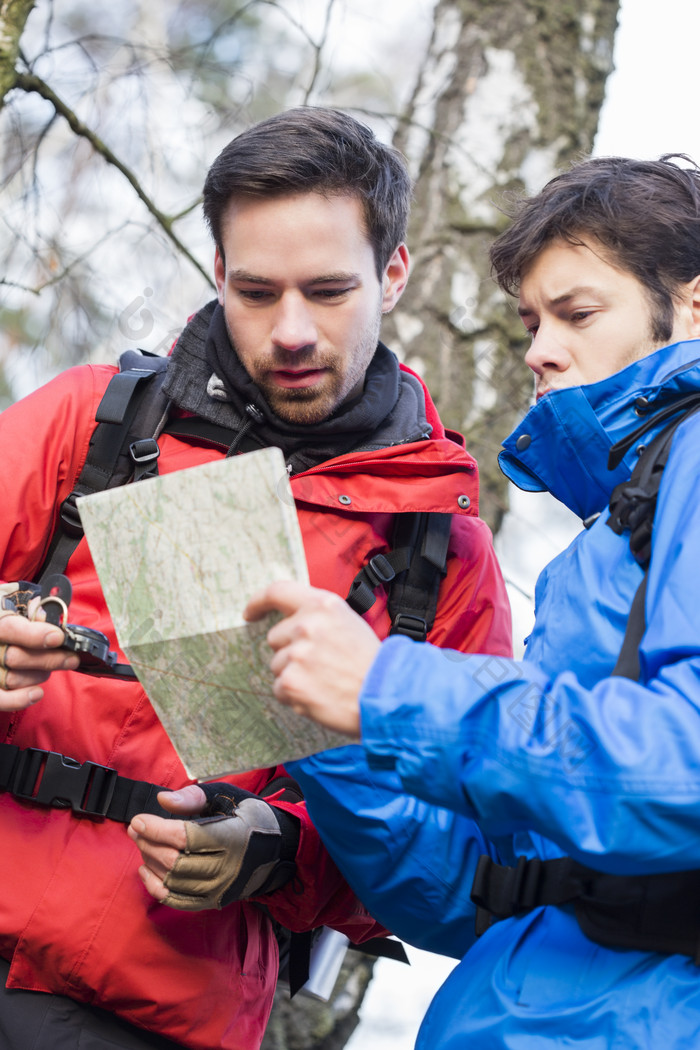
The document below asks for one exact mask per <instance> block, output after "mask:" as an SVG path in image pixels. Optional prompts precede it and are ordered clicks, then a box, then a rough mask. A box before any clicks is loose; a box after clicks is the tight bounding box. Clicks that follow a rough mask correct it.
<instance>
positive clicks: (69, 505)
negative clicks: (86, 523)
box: [59, 490, 83, 536]
mask: <svg viewBox="0 0 700 1050" xmlns="http://www.w3.org/2000/svg"><path fill="white" fill-rule="evenodd" d="M80 495H82V493H80V492H76V491H75V490H73V492H71V493H70V494H69V495H68V496H66V498H65V499H64V501H63V503H62V504H61V510H60V512H59V516H60V519H61V525H62V526H63V531H64V532H65V533H66V534H67V535H68V536H82V535H83V523H82V522H81V520H80V514H79V513H78V508H77V507H76V505H75V501H76V499H77V497H78V496H80Z"/></svg>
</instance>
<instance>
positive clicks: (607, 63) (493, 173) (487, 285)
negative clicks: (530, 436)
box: [386, 0, 619, 529]
mask: <svg viewBox="0 0 700 1050" xmlns="http://www.w3.org/2000/svg"><path fill="white" fill-rule="evenodd" d="M618 7H619V0H518V2H513V0H439V2H438V3H437V6H436V8H435V20H434V27H433V33H432V39H431V40H430V44H429V47H428V53H427V55H426V58H425V62H424V63H423V66H422V68H421V72H420V75H419V77H418V80H417V82H416V86H415V90H414V92H413V95H412V98H411V100H410V104H409V106H408V108H407V111H406V113H405V114H404V115H403V117H402V119H401V121H400V123H399V126H398V129H397V132H396V136H395V144H396V145H397V146H398V147H399V148H400V149H401V150H403V152H404V153H405V154H406V155H407V156H408V157H409V159H410V161H411V164H412V169H413V174H414V178H415V179H416V195H415V205H414V209H413V218H412V224H411V228H410V237H409V245H410V247H411V249H412V256H413V272H412V277H411V280H410V282H409V285H408V289H407V292H406V294H405V295H404V297H403V299H402V301H401V308H400V310H399V311H397V312H396V313H395V314H392V315H390V317H389V318H388V323H387V328H386V332H387V337H388V343H389V345H390V346H392V347H394V348H395V349H397V350H398V351H399V352H400V353H402V355H403V356H404V358H405V360H406V361H407V363H408V364H414V365H416V366H417V367H418V369H419V371H421V372H422V374H423V375H424V376H425V378H426V380H427V383H428V386H429V388H430V390H431V392H432V394H433V397H434V398H435V400H436V401H437V405H438V408H439V410H440V413H441V415H442V418H443V420H444V421H445V422H446V424H447V425H449V426H452V427H454V428H456V429H457V430H461V431H462V432H463V433H465V434H466V437H467V445H468V448H469V449H470V451H471V452H472V453H473V454H474V455H475V456H476V457H477V459H478V461H479V467H480V473H481V493H482V495H481V512H482V515H483V516H484V517H486V518H487V520H488V521H489V523H490V524H491V526H492V527H493V528H494V529H497V528H498V525H499V523H500V520H501V517H502V514H503V513H504V511H505V509H506V497H505V491H506V489H505V483H504V479H503V478H502V477H501V475H500V472H499V470H498V466H497V463H496V454H497V451H498V448H499V446H500V441H501V439H502V438H504V437H505V436H506V435H507V434H508V433H509V432H510V431H511V430H512V428H513V426H514V425H515V423H516V422H517V421H518V420H519V419H520V417H521V416H522V415H523V413H524V411H525V409H526V407H527V404H528V399H529V396H530V394H531V390H532V384H531V382H530V381H529V380H528V378H527V375H526V369H525V368H524V367H523V365H522V355H523V352H524V347H525V345H526V341H525V333H524V331H523V328H522V324H521V323H520V321H519V319H518V318H517V315H516V312H515V310H514V308H513V306H512V305H508V306H504V300H503V297H502V296H501V294H500V293H499V292H498V290H497V289H496V287H495V285H494V284H493V282H492V281H491V279H490V277H489V268H488V247H489V244H490V242H491V241H492V240H493V238H494V237H495V236H496V235H497V234H498V233H499V232H500V231H501V230H502V229H503V228H504V226H505V225H506V224H507V218H506V216H505V215H504V214H503V212H502V211H501V210H499V206H500V205H502V204H503V200H504V196H505V195H507V194H508V193H511V192H513V191H525V192H528V193H529V192H536V191H537V190H539V189H540V188H541V187H542V186H543V185H544V183H545V182H547V181H548V180H549V179H550V178H551V177H552V176H554V175H555V174H556V173H557V171H559V170H561V169H562V168H565V167H567V166H568V165H569V163H570V162H571V161H573V160H575V159H577V158H579V157H581V156H583V155H585V154H588V153H590V151H591V148H592V145H593V139H594V135H595V132H596V128H597V124H598V117H599V113H600V108H601V105H602V102H603V98H604V91H605V81H606V78H607V76H608V74H609V73H610V72H611V70H612V53H613V40H614V35H615V29H616V24H617V13H618ZM392 326H393V330H392Z"/></svg>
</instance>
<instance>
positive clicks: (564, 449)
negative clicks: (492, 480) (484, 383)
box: [498, 339, 700, 520]
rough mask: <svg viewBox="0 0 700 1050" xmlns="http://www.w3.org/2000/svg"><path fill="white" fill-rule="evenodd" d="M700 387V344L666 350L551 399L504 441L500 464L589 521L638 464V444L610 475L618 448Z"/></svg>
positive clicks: (531, 488)
mask: <svg viewBox="0 0 700 1050" xmlns="http://www.w3.org/2000/svg"><path fill="white" fill-rule="evenodd" d="M698 389H700V340H698V339H692V340H686V341H684V342H681V343H675V344H673V345H672V346H666V347H662V348H661V349H660V350H656V351H654V353H653V354H650V355H649V356H648V357H644V358H641V359H640V360H639V361H634V362H632V364H630V365H628V366H627V368H623V369H622V370H621V371H619V372H616V373H615V374H614V375H612V376H609V377H608V378H607V379H602V380H601V381H600V382H599V383H589V384H587V385H585V386H577V387H570V388H567V389H564V390H553V391H551V392H550V393H548V394H546V395H545V396H544V397H543V398H541V400H540V401H538V402H537V404H536V405H533V407H532V408H531V409H530V411H529V412H528V413H527V415H526V416H525V418H524V419H523V421H522V423H521V424H520V425H519V426H518V427H517V428H516V429H515V430H514V431H513V433H512V434H511V435H510V436H509V437H508V438H506V440H505V441H504V442H503V450H502V451H501V452H500V454H499V457H498V462H499V466H500V468H501V470H502V471H503V473H504V474H505V476H506V477H507V478H508V479H509V480H510V481H512V482H513V483H514V484H515V485H517V486H518V488H521V489H524V490H525V491H526V492H545V491H549V492H551V494H552V495H553V496H554V497H555V498H556V499H558V500H560V501H561V502H562V503H564V504H565V505H566V506H567V507H568V508H569V509H570V510H572V511H573V512H574V514H577V515H578V516H579V517H580V518H582V519H584V520H585V519H586V518H588V517H590V516H591V515H594V514H598V513H600V511H602V510H603V508H604V507H605V506H606V505H607V503H608V502H609V500H610V495H611V493H612V491H613V489H614V488H615V486H616V485H617V484H619V483H620V482H622V481H626V480H627V478H629V476H630V474H631V472H632V470H633V468H634V466H635V463H636V459H637V453H636V447H637V446H636V442H635V443H634V444H633V447H631V448H630V449H629V451H628V452H627V453H626V454H625V456H624V457H623V458H622V460H621V462H620V464H619V465H618V466H617V467H616V468H615V469H614V470H610V469H609V468H608V455H609V453H610V449H611V448H612V446H613V445H614V444H615V443H616V442H618V441H620V440H621V439H622V438H624V437H626V436H628V435H629V434H631V433H632V432H633V431H634V430H635V429H636V428H637V427H638V426H639V425H640V423H642V422H643V420H644V418H647V419H648V418H649V417H650V416H651V415H653V413H654V412H656V411H658V410H659V409H661V408H663V407H666V406H667V405H669V404H671V403H672V402H673V401H674V400H678V399H680V398H681V397H683V396H684V395H686V394H688V393H691V392H693V391H697V390H698ZM653 434H654V430H653V429H652V430H650V431H649V433H648V435H645V438H644V442H645V444H646V443H648V441H649V439H650V437H652V436H653Z"/></svg>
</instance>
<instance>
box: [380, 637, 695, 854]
mask: <svg viewBox="0 0 700 1050" xmlns="http://www.w3.org/2000/svg"><path fill="white" fill-rule="evenodd" d="M452 656H453V657H454V654H452ZM699 692H700V658H698V657H695V658H693V659H683V660H679V661H677V662H674V663H672V664H668V665H664V666H663V668H660V669H659V672H658V674H657V676H656V677H655V678H654V679H653V680H652V681H651V682H649V683H648V684H645V685H642V684H638V683H636V682H631V681H629V680H627V679H622V678H612V677H608V678H605V679H603V680H602V681H601V682H600V683H599V684H598V685H596V686H595V687H594V688H593V689H590V690H587V689H584V688H583V687H582V686H581V685H580V684H579V682H578V681H577V679H576V678H575V677H574V676H573V675H572V674H571V673H568V672H565V673H563V674H560V675H558V676H557V677H556V678H554V679H548V678H547V677H546V676H545V675H544V674H543V673H542V672H540V671H539V670H538V669H537V668H536V667H535V666H533V665H531V664H528V663H527V662H526V661H523V662H521V663H517V662H513V661H508V660H504V659H503V658H499V657H480V656H464V657H461V658H460V659H459V661H456V660H454V659H450V654H448V653H447V652H445V651H444V650H437V649H432V648H429V647H427V646H419V645H417V644H415V643H412V642H410V641H408V640H405V639H392V640H390V641H388V642H387V643H385V644H384V646H383V647H382V650H381V651H380V655H379V657H378V658H377V660H376V661H375V664H374V666H373V668H372V670H371V672H370V674H369V676H368V678H367V680H366V683H365V687H364V691H363V695H362V699H361V707H362V739H363V743H364V745H365V748H366V751H367V754H368V760H369V764H370V766H371V767H376V766H378V767H380V768H386V767H393V768H394V769H395V771H396V773H397V775H398V776H399V778H400V781H401V783H402V785H403V787H404V789H405V790H406V791H407V792H411V793H413V794H415V795H417V796H418V797H419V798H422V799H424V800H426V801H428V802H432V803H433V804H434V805H437V806H447V807H450V808H452V809H453V810H454V811H455V812H459V813H461V814H463V815H464V816H466V817H469V818H472V819H475V820H477V821H478V824H479V827H480V828H481V830H482V832H483V833H484V834H485V835H487V836H488V837H489V838H490V839H498V838H499V837H500V836H503V835H513V834H516V833H517V832H519V831H534V832H537V833H539V834H540V835H542V836H544V837H545V838H548V839H550V840H552V841H554V842H555V843H556V844H557V845H558V846H559V847H560V848H561V849H562V850H563V851H564V852H566V853H568V854H570V855H571V856H574V857H576V858H577V859H578V860H580V861H582V862H583V863H586V864H590V865H591V866H593V867H597V868H600V869H601V870H605V871H610V872H617V873H633V872H656V871H672V870H676V869H684V868H698V867H700V836H698V835H697V828H698V826H699V825H700V719H699V717H698V698H699Z"/></svg>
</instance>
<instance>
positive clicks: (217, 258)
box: [214, 248, 226, 306]
mask: <svg viewBox="0 0 700 1050" xmlns="http://www.w3.org/2000/svg"><path fill="white" fill-rule="evenodd" d="M214 280H215V281H216V290H217V293H218V297H219V302H220V303H221V305H222V306H223V305H224V288H225V287H226V263H225V262H224V260H223V257H222V255H221V252H220V251H219V249H218V248H217V249H216V251H215V253H214Z"/></svg>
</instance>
